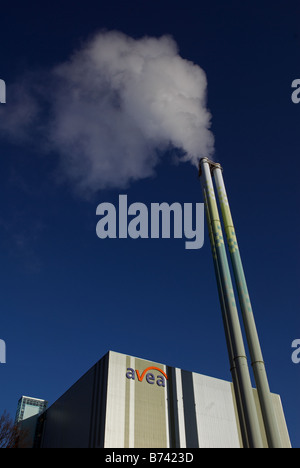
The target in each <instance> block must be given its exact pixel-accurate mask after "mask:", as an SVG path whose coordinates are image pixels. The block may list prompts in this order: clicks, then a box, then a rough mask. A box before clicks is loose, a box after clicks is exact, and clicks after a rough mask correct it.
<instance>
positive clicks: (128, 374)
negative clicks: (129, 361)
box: [126, 366, 168, 387]
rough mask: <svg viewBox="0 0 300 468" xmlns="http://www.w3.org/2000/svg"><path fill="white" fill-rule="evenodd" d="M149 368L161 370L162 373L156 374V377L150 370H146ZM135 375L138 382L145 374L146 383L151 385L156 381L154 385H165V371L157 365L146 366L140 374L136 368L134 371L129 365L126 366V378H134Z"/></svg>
mask: <svg viewBox="0 0 300 468" xmlns="http://www.w3.org/2000/svg"><path fill="white" fill-rule="evenodd" d="M150 370H157V371H159V372H161V374H162V375H158V376H157V377H155V375H154V374H152V372H148V371H150ZM135 376H137V379H138V381H139V382H142V381H143V379H144V377H145V376H146V381H147V382H148V384H150V385H153V384H155V381H156V385H158V386H159V387H165V386H166V380H168V377H167V375H166V373H165V372H164V371H163V370H161V369H160V368H159V367H154V366H150V367H147V369H145V370H144V372H143V373H142V374H140V373H139V371H138V370H136V371H135V370H134V369H132V368H131V367H128V368H127V372H126V377H127V379H131V380H135Z"/></svg>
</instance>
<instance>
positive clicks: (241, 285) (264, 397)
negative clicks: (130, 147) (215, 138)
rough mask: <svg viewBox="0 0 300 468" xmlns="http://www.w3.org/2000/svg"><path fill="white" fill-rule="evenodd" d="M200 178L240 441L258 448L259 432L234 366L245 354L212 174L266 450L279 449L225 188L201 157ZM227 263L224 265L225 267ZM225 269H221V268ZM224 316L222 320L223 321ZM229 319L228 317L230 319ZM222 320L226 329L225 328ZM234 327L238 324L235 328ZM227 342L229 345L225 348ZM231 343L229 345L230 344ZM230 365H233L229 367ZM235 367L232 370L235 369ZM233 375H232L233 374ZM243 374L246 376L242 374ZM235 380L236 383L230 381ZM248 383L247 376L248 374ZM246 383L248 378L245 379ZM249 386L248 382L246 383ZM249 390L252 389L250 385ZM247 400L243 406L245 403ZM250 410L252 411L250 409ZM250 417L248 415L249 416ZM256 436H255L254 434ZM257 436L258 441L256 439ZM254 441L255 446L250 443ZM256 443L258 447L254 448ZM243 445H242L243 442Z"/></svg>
mask: <svg viewBox="0 0 300 468" xmlns="http://www.w3.org/2000/svg"><path fill="white" fill-rule="evenodd" d="M199 169H200V177H201V183H202V190H203V195H204V202H205V206H206V213H207V219H208V225H209V234H210V242H211V246H212V251H213V257H214V265H215V271H216V278H217V285H218V291H219V297H220V303H221V309H222V313H223V322H224V327H225V334H226V341H227V347H228V351H229V358H230V363H231V369H232V377H233V383H234V388H235V394H236V399H237V402H238V408H239V404H240V409H239V417H240V422H241V428H242V429H243V424H244V427H245V433H246V434H245V436H244V439H247V440H248V444H247V446H248V447H259V443H260V442H258V440H257V439H256V438H255V437H254V434H253V431H254V432H255V433H256V432H257V435H258V434H259V437H260V439H261V434H260V429H259V427H257V425H256V424H255V422H254V421H252V422H250V420H249V414H248V413H249V411H253V415H255V416H254V417H253V419H258V417H257V412H256V407H255V404H254V407H253V404H252V402H251V401H250V400H251V398H250V395H248V391H249V388H248V385H249V382H248V384H247V388H246V389H245V385H243V384H242V383H241V376H240V370H239V368H238V365H239V364H240V361H241V358H242V359H243V360H244V366H247V370H248V373H249V369H248V364H247V358H246V355H245V354H239V353H240V352H241V353H242V352H244V353H245V351H244V345H243V338H242V335H241V330H240V324H239V318H238V312H237V308H236V303H235V299H234V292H233V288H232V282H231V275H230V270H229V266H228V261H227V254H226V249H225V245H224V239H223V233H222V227H221V222H220V218H219V212H218V207H217V202H216V198H215V192H214V186H213V181H212V176H211V174H213V176H214V179H215V183H216V187H217V191H218V198H219V203H220V207H221V211H222V218H223V223H224V227H225V232H226V238H227V245H228V249H229V253H230V258H231V262H232V266H233V272H234V277H235V281H236V287H237V291H238V296H239V302H240V307H241V311H242V316H243V322H244V326H245V332H246V337H247V341H248V346H249V351H250V355H251V364H252V367H253V371H254V377H255V382H256V386H257V392H258V396H259V402H260V406H261V411H262V416H263V421H264V426H265V431H266V435H267V440H268V445H269V447H270V448H280V447H282V444H281V438H280V434H279V430H278V426H277V422H276V417H275V413H274V409H273V405H272V400H271V398H272V397H271V393H270V389H269V384H268V380H267V375H266V371H265V365H264V361H263V357H262V353H261V348H260V344H259V339H258V334H257V330H256V326H255V322H254V316H253V311H252V307H251V302H250V298H249V293H248V288H247V284H246V279H245V275H244V270H243V267H242V262H241V258H240V253H239V248H238V244H237V239H236V235H235V230H234V226H233V221H232V216H231V212H230V207H229V203H228V198H227V194H226V189H225V185H224V181H223V176H222V168H221V166H220V165H219V164H216V163H214V162H213V161H210V160H208V159H207V158H203V159H202V160H201V161H200V166H199ZM226 263H227V265H226ZM224 266H225V268H224ZM224 317H225V320H224ZM230 317H231V318H230ZM231 320H234V321H235V322H236V327H235V328H233V327H232V326H230V325H229V323H230V321H231ZM226 321H227V322H228V326H227V329H226ZM237 324H238V325H237ZM235 342H239V344H240V348H239V349H237V348H235V346H234V343H235ZM228 343H229V345H228ZM230 343H231V345H230ZM232 363H234V364H235V365H234V366H233V368H232ZM235 366H236V368H235ZM235 374H236V375H235ZM245 374H246V373H245ZM234 379H236V381H235V380H234ZM249 380H250V374H249ZM247 381H248V376H247ZM250 386H251V381H250ZM251 387H252V386H251ZM245 391H246V395H244V392H245ZM251 395H252V397H253V392H252V388H251ZM246 400H247V403H246V406H245V402H246ZM250 408H252V409H250ZM253 415H252V416H253ZM255 435H256V434H255ZM259 437H258V438H259ZM254 440H255V441H256V442H255V444H254V443H253V441H254ZM256 444H258V445H256ZM244 445H245V446H246V444H245V442H244Z"/></svg>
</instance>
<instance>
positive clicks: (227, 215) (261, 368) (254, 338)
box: [213, 164, 282, 448]
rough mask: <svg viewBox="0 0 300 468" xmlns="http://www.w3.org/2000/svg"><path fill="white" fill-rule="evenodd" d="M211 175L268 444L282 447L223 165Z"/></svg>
mask: <svg viewBox="0 0 300 468" xmlns="http://www.w3.org/2000/svg"><path fill="white" fill-rule="evenodd" d="M213 175H214V179H215V182H216V187H217V192H218V197H219V202H220V207H221V211H222V217H223V222H224V228H225V232H226V238H227V244H228V248H229V252H230V258H231V262H232V267H233V273H234V277H235V281H236V287H237V291H238V296H239V302H240V306H241V311H242V316H243V321H244V326H245V332H246V337H247V341H248V346H249V352H250V357H251V365H252V368H253V373H254V378H255V383H256V387H257V392H258V397H259V402H260V406H261V411H262V416H263V420H264V425H265V430H266V435H267V440H268V445H269V447H270V448H281V447H282V444H281V438H280V433H279V429H278V425H277V421H276V416H275V412H274V408H273V404H272V395H271V392H270V388H269V383H268V378H267V373H266V369H265V364H264V360H263V356H262V352H261V347H260V343H259V338H258V333H257V329H256V325H255V320H254V315H253V310H252V306H251V302H250V297H249V292H248V288H247V283H246V278H245V274H244V269H243V265H242V260H241V256H240V251H239V247H238V243H237V238H236V234H235V229H234V225H233V220H232V216H231V211H230V207H229V203H228V198H227V193H226V189H225V184H224V180H223V175H222V169H221V166H220V165H218V164H217V165H214V167H213Z"/></svg>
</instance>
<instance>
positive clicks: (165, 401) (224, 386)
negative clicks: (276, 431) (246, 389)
mask: <svg viewBox="0 0 300 468" xmlns="http://www.w3.org/2000/svg"><path fill="white" fill-rule="evenodd" d="M253 391H254V394H255V400H256V402H257V407H258V414H259V420H260V424H261V432H262V437H263V440H264V444H265V446H266V447H267V441H266V436H265V433H264V428H263V422H262V418H261V414H260V409H259V403H258V398H257V395H256V390H253ZM272 396H273V403H274V408H275V412H276V418H277V423H278V426H279V428H280V432H281V438H282V443H283V445H284V446H285V447H290V440H289V435H288V430H287V427H286V422H285V418H284V413H283V409H282V405H281V400H280V397H279V395H275V394H273V395H272ZM41 434H42V435H41V438H40V447H41V448H77V447H82V448H101V447H104V448H240V447H242V446H243V442H242V436H241V431H240V424H239V420H238V414H237V409H236V403H235V397H234V391H233V385H232V384H231V383H230V382H226V381H224V380H220V379H216V378H212V377H207V376H204V375H201V374H197V373H194V372H189V371H184V370H181V369H178V368H174V367H169V366H166V365H164V364H158V363H155V362H152V361H147V360H144V359H139V358H136V357H132V356H127V355H124V354H120V353H116V352H113V351H109V352H108V353H107V354H106V355H105V356H104V357H103V358H102V359H101V360H100V361H99V362H98V363H97V364H95V365H94V366H93V367H92V368H91V369H90V370H89V371H88V372H87V373H86V374H85V375H84V376H83V377H81V379H79V380H78V381H77V382H76V383H75V384H74V385H73V386H72V387H71V388H70V389H69V390H68V391H67V392H66V393H65V394H64V395H62V397H60V398H59V399H58V400H57V401H56V402H55V403H54V404H53V405H52V406H51V407H50V408H49V409H48V410H47V411H46V412H45V413H44V415H43V430H42V432H41Z"/></svg>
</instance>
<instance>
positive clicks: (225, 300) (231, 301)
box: [200, 158, 263, 448]
mask: <svg viewBox="0 0 300 468" xmlns="http://www.w3.org/2000/svg"><path fill="white" fill-rule="evenodd" d="M210 166H211V162H210V161H209V160H208V159H207V158H203V159H202V160H201V161H200V177H201V183H202V189H203V194H204V200H205V206H206V213H207V219H208V223H209V230H210V232H211V245H212V250H213V254H215V259H214V260H215V267H216V268H215V270H216V271H217V283H218V289H219V297H220V303H221V308H222V313H223V322H224V328H225V335H226V341H227V347H228V355H229V360H230V364H231V372H232V378H233V383H234V388H235V395H236V400H237V402H238V408H239V410H240V411H239V417H240V422H241V429H242V430H243V428H245V430H246V434H244V437H243V439H244V440H245V439H246V440H247V446H248V447H249V448H262V447H263V443H262V437H261V432H260V428H259V422H258V415H257V411H256V406H255V401H254V395H253V390H252V384H251V378H250V373H249V368H248V363H247V357H246V351H245V346H244V342H243V336H242V330H241V326H240V322H239V316H238V310H237V307H236V301H235V296H234V290H233V286H232V281H231V275H230V269H229V265H228V260H227V253H226V248H225V243H224V239H223V232H222V226H221V221H220V217H219V211H218V207H217V201H216V197H215V192H214V187H213V182H212V177H211V167H210ZM241 410H242V412H241Z"/></svg>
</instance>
